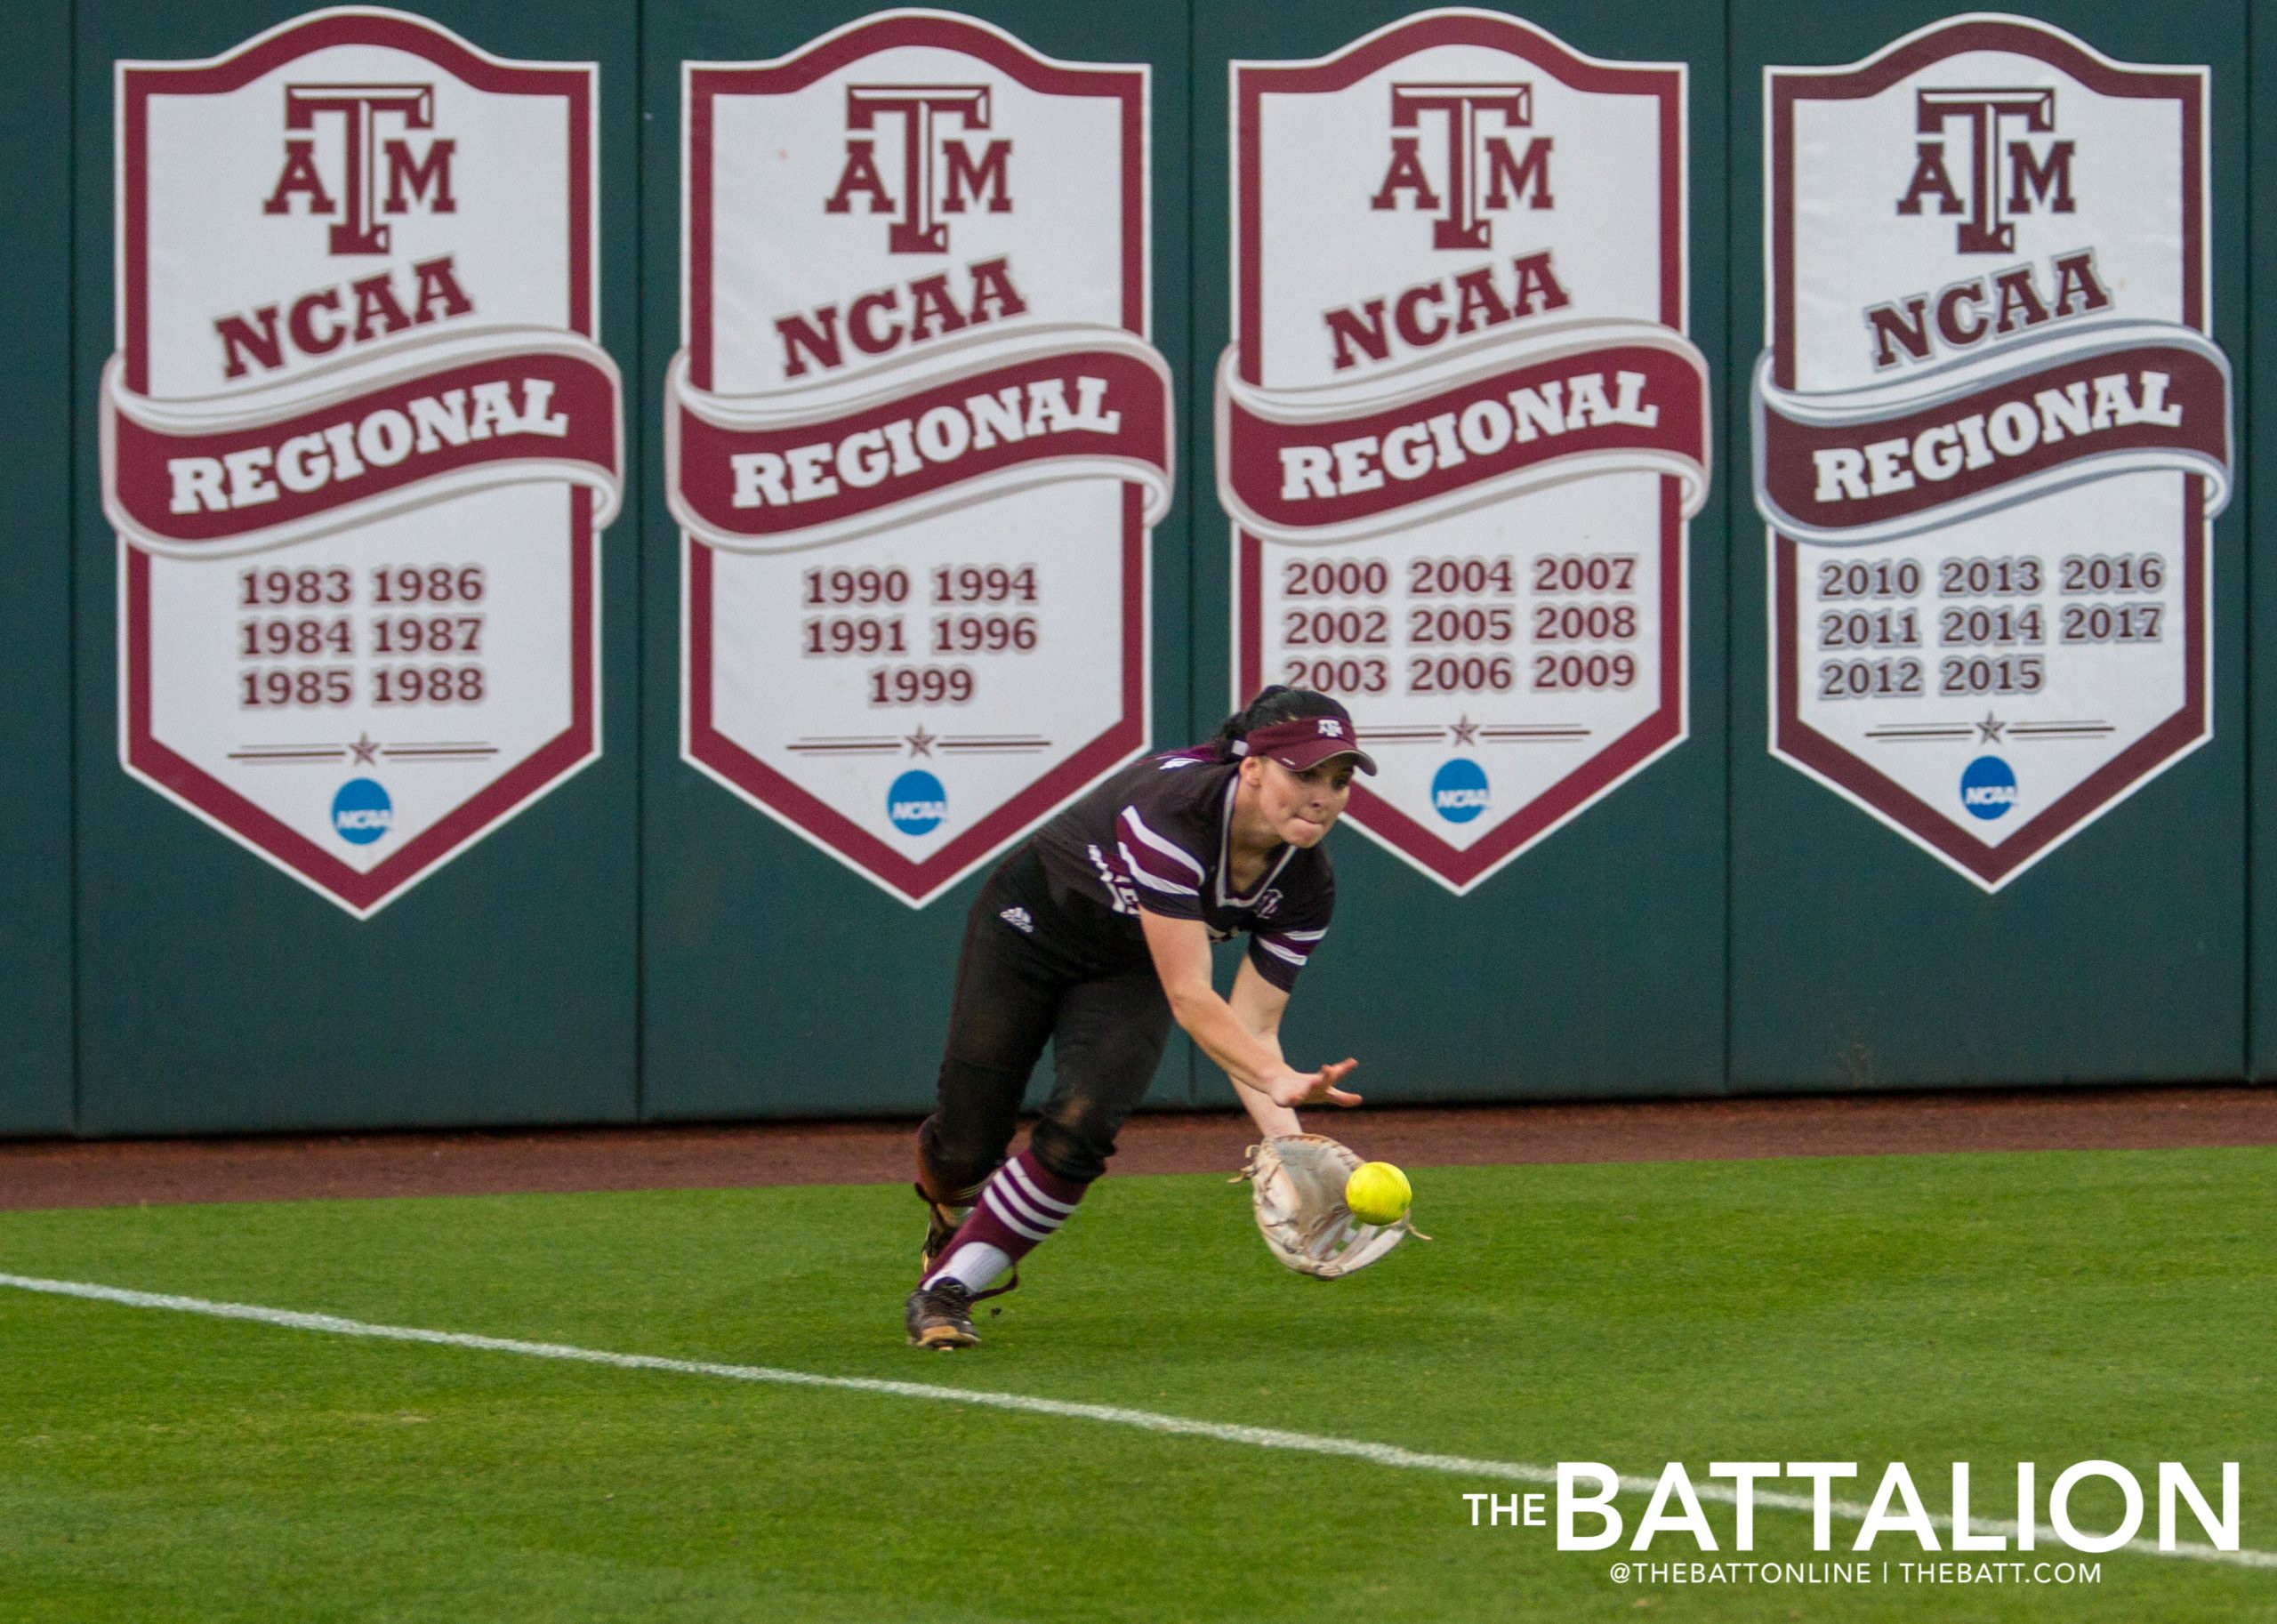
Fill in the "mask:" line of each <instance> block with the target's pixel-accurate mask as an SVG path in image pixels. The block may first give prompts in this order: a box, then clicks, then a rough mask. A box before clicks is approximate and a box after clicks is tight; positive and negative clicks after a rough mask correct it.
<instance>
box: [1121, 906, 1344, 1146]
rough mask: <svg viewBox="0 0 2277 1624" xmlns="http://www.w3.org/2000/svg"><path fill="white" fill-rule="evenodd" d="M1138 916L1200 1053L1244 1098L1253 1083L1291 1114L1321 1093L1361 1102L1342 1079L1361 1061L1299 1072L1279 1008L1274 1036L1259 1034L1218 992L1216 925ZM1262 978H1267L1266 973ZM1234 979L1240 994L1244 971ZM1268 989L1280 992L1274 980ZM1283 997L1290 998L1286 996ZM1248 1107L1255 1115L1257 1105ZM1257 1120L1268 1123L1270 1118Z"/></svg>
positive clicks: (1334, 1100) (1174, 1006) (1338, 1101)
mask: <svg viewBox="0 0 2277 1624" xmlns="http://www.w3.org/2000/svg"><path fill="white" fill-rule="evenodd" d="M1138 923H1139V928H1140V929H1143V930H1144V931H1145V932H1146V935H1147V951H1148V953H1151V954H1152V955H1153V956H1154V961H1155V975H1156V976H1158V977H1161V979H1162V984H1163V994H1164V996H1165V997H1167V998H1168V999H1169V1000H1170V1005H1171V1015H1172V1016H1173V1017H1176V1019H1177V1021H1178V1024H1179V1025H1180V1026H1181V1027H1183V1028H1184V1029H1185V1031H1186V1034H1187V1036H1188V1037H1190V1038H1192V1039H1193V1040H1194V1041H1195V1043H1196V1044H1198V1045H1199V1046H1200V1047H1201V1049H1202V1052H1203V1054H1205V1055H1208V1056H1209V1057H1210V1058H1211V1060H1212V1061H1214V1062H1216V1063H1217V1064H1218V1065H1219V1066H1220V1067H1222V1068H1224V1071H1225V1073H1226V1075H1227V1077H1229V1078H1231V1079H1232V1080H1233V1083H1234V1087H1235V1090H1236V1092H1238V1093H1240V1094H1241V1096H1242V1099H1243V1104H1244V1105H1246V1104H1248V1100H1249V1090H1255V1091H1256V1092H1257V1093H1259V1094H1261V1095H1263V1096H1264V1097H1265V1099H1266V1100H1267V1102H1268V1103H1269V1104H1270V1105H1274V1106H1277V1107H1279V1108H1280V1109H1282V1110H1284V1111H1289V1112H1291V1113H1293V1112H1294V1110H1295V1108H1296V1107H1297V1106H1299V1105H1311V1104H1314V1103H1316V1102H1317V1101H1321V1100H1326V1101H1328V1102H1329V1103H1330V1104H1332V1105H1358V1104H1359V1103H1360V1097H1359V1096H1358V1095H1357V1094H1354V1093H1350V1092H1348V1091H1347V1090H1346V1089H1340V1088H1339V1087H1338V1086H1337V1084H1339V1083H1340V1082H1341V1081H1343V1080H1344V1079H1345V1077H1346V1076H1348V1074H1349V1073H1351V1071H1352V1069H1353V1068H1354V1067H1355V1066H1356V1065H1359V1062H1358V1061H1356V1060H1341V1061H1339V1062H1337V1063H1336V1064H1335V1065H1325V1066H1323V1067H1322V1068H1321V1069H1320V1070H1318V1071H1316V1072H1300V1071H1298V1070H1296V1069H1295V1068H1293V1067H1292V1066H1291V1065H1290V1064H1289V1063H1288V1061H1287V1060H1286V1059H1284V1058H1283V1057H1282V1054H1281V1042H1280V1037H1279V1027H1280V1011H1279V1009H1275V1010H1274V1011H1273V1019H1272V1028H1273V1030H1272V1035H1271V1036H1270V1037H1269V1039H1260V1038H1259V1036H1258V1035H1257V1033H1255V1032H1253V1031H1252V1030H1251V1028H1250V1026H1249V1025H1248V1024H1247V1023H1245V1022H1244V1021H1243V1019H1242V1017H1241V1016H1239V1015H1238V1014H1236V1013H1235V1010H1234V1008H1233V1006H1232V1005H1230V1004H1228V1003H1227V1001H1225V1000H1224V999H1223V998H1221V997H1219V995H1218V989H1217V988H1216V987H1214V986H1212V985H1211V981H1210V932H1209V930H1208V929H1206V928H1205V927H1204V926H1203V923H1202V921H1199V920H1186V919H1167V918H1164V917H1163V915H1161V914H1158V913H1147V912H1141V913H1140V914H1139V915H1138ZM1243 972H1244V973H1245V974H1251V975H1253V972H1251V971H1250V970H1249V967H1248V966H1247V965H1246V964H1244V965H1243ZM1257 979H1258V980H1259V984H1260V985H1263V978H1262V977H1257ZM1234 985H1235V993H1237V994H1238V993H1240V992H1241V988H1242V981H1241V977H1235V984H1234ZM1266 990H1267V992H1272V991H1274V989H1272V988H1271V987H1269V986H1267V988H1266ZM1282 1001H1283V1003H1284V1004H1285V1002H1286V999H1285V997H1284V998H1283V1000H1282ZM1250 1114H1251V1116H1252V1117H1256V1116H1257V1113H1256V1111H1255V1110H1254V1109H1252V1110H1251V1113H1250ZM1257 1120H1258V1125H1259V1127H1260V1128H1263V1127H1264V1126H1265V1119H1264V1118H1261V1117H1259V1118H1258V1119H1257ZM1276 1120H1277V1119H1276ZM1268 1131H1269V1130H1268Z"/></svg>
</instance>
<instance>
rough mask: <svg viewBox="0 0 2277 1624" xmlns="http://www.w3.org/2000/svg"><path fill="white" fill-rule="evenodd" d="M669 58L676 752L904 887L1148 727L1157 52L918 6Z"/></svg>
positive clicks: (1000, 836)
mask: <svg viewBox="0 0 2277 1624" xmlns="http://www.w3.org/2000/svg"><path fill="white" fill-rule="evenodd" d="M684 89H685V97H686V114H687V116H686V120H685V129H686V138H685V139H686V143H687V149H686V168H685V173H686V176H687V189H686V196H685V199H684V213H683V220H684V226H683V239H682V253H683V261H682V262H683V266H684V273H685V286H686V289H687V298H686V301H685V305H684V313H683V331H684V337H685V344H684V348H683V349H682V350H681V351H680V355H679V357H678V358H676V359H675V360H674V362H673V364H672V371H671V374H670V377H669V379H668V381H667V385H666V400H665V423H666V456H667V463H668V466H667V470H666V486H667V489H668V490H669V492H670V495H671V501H672V511H673V513H674V514H675V515H676V516H677V517H678V519H680V526H681V529H682V532H683V535H684V537H685V545H684V555H683V556H684V563H685V575H684V582H685V596H684V602H683V627H684V639H683V646H682V673H683V679H684V683H685V691H684V704H683V707H682V718H683V732H682V751H683V753H684V755H685V756H686V758H687V760H688V761H689V762H691V763H692V764H693V765H695V766H696V768H699V769H701V770H702V771H704V773H706V774H708V775H710V776H712V777H713V778H714V779H716V780H717V781H718V782H720V784H723V785H725V786H726V787H727V788H728V789H729V790H731V791H733V792H735V793H736V794H737V795H739V796H742V797H743V798H744V800H748V801H750V802H751V803H752V805H753V806H755V807H757V808H760V810H762V811H764V812H766V813H768V815H769V816H773V817H775V818H776V819H778V820H779V821H781V822H782V823H783V824H786V825H787V826H789V827H790V828H792V829H793V830H794V831H796V832H798V833H799V834H801V836H803V837H804V838H806V839H807V840H811V841H812V842H814V843H815V844H816V845H817V846H819V847H821V848H823V849H824V850H825V851H827V852H829V853H830V854H831V855H832V856H835V857H837V858H838V859H840V860H841V861H842V862H844V863H846V864H849V866H851V867H853V868H854V869H856V870H857V872H860V873H862V874H863V875H864V876H865V877H866V878H868V879H870V880H873V881H874V882H875V883H876V884H878V885H879V886H881V887H882V888H885V889H886V890H887V891H889V893H891V894H892V895H894V896H898V897H900V898H901V899H902V900H904V901H905V902H907V903H909V904H911V905H912V906H921V905H923V904H925V903H926V902H928V901H929V900H931V899H932V898H933V897H934V896H937V895H938V894H939V893H940V892H941V891H942V890H943V889H945V888H946V887H948V886H950V885H952V884H953V883H954V882H955V881H956V880H958V879H959V878H960V877H961V876H962V875H964V874H966V873H968V872H970V871H971V870H972V869H973V868H974V867H975V866H976V865H978V864H980V863H982V862H984V861H985V860H986V858H987V857H988V856H989V855H990V854H991V853H993V852H994V851H996V850H998V849H999V848H1002V847H1003V846H1004V845H1005V844H1006V843H1008V842H1009V841H1010V840H1015V839H1017V838H1018V836H1019V835H1021V834H1022V833H1024V832H1026V831H1027V830H1028V829H1029V828H1031V827H1033V826H1034V824H1036V823H1037V822H1038V821H1039V820H1040V819H1042V818H1043V817H1045V816H1049V815H1050V813H1051V812H1052V811H1053V810H1054V809H1055V808H1058V807H1059V806H1060V805H1062V804H1064V803H1065V802H1066V800H1069V799H1070V798H1071V797H1073V796H1074V795H1075V794H1077V793H1080V792H1082V790H1083V789H1084V788H1085V787H1086V786H1088V785H1089V784H1092V783H1094V782H1095V781H1097V780H1098V778H1099V777H1100V776H1102V775H1104V774H1105V773H1106V772H1108V771H1110V770H1112V769H1113V768H1114V767H1115V766H1117V765H1119V764H1121V763H1122V762H1124V761H1127V760H1130V759H1132V758H1133V757H1134V756H1136V755H1137V754H1138V752H1140V751H1141V750H1142V749H1143V748H1144V747H1145V745H1146V743H1147V574H1148V566H1147V545H1148V533H1149V531H1150V529H1151V528H1152V527H1153V526H1154V525H1155V523H1157V522H1158V521H1159V520H1160V519H1161V518H1162V517H1163V513H1164V512H1165V511H1167V509H1168V506H1169V502H1170V491H1171V401H1170V374H1169V368H1168V367H1167V366H1165V365H1164V363H1163V359H1162V358H1161V357H1160V356H1159V355H1157V354H1156V353H1155V350H1154V348H1153V347H1152V345H1151V344H1149V343H1148V342H1147V328H1148V325H1149V320H1150V316H1149V303H1148V291H1147V278H1148V259H1147V255H1148V243H1147V70H1146V68H1143V67H1107V66H1098V65H1093V64H1075V63H1066V62H1058V61H1053V60H1050V59H1049V58H1045V57H1042V56H1039V55H1037V54H1036V53H1035V52H1032V51H1030V50H1029V49H1028V48H1027V47H1026V45H1024V44H1021V43H1020V42H1019V41H1018V40H1016V39H1014V38H1012V37H1011V36H1010V35H1007V34H1005V33H1003V32H1002V31H1001V30H999V29H996V28H991V27H990V26H988V25H987V24H985V23H981V22H977V21H975V20H971V19H970V18H964V17H957V16H953V15H950V14H948V13H945V12H916V11H910V12H885V13H881V14H880V15H878V16H875V17H872V18H869V19H866V20H863V21H860V22H857V23H854V24H852V25H849V27H847V28H841V29H839V30H837V31H836V32H834V33H833V34H829V35H826V36H824V37H822V38H821V39H818V40H816V41H815V42H813V43H812V44H809V45H808V46H807V47H806V48H805V49H803V50H801V51H799V52H795V53H793V55H791V56H788V57H785V58H783V59H781V60H776V61H773V62H763V63H751V64H724V63H689V64H688V65H687V67H686V69H685V79H684Z"/></svg>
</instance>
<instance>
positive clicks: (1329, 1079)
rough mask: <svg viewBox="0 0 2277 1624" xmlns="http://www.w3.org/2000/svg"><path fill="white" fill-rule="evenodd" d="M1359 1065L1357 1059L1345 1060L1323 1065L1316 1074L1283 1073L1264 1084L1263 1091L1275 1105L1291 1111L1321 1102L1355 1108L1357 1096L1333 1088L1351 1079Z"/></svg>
mask: <svg viewBox="0 0 2277 1624" xmlns="http://www.w3.org/2000/svg"><path fill="white" fill-rule="evenodd" d="M1359 1064H1360V1063H1359V1062H1358V1061H1357V1060H1350V1059H1346V1060H1339V1061H1337V1062H1336V1063H1335V1064H1334V1065H1324V1066H1322V1067H1321V1068H1320V1070H1318V1071H1316V1072H1294V1071H1291V1072H1283V1073H1281V1074H1280V1075H1279V1076H1278V1077H1275V1078H1273V1079H1272V1080H1271V1081H1268V1082H1267V1084H1266V1085H1265V1091H1266V1093H1267V1094H1268V1095H1270V1096H1271V1097H1272V1099H1273V1103H1274V1104H1275V1105H1281V1106H1284V1107H1286V1108H1287V1109H1289V1110H1291V1111H1293V1110H1295V1109H1296V1108H1297V1107H1298V1106H1299V1105H1318V1104H1319V1103H1320V1102H1321V1101H1323V1100H1326V1101H1327V1102H1328V1103H1329V1104H1330V1105H1358V1104H1359V1103H1360V1097H1359V1096H1358V1095H1357V1094H1354V1093H1351V1092H1349V1091H1348V1090H1347V1089H1340V1088H1338V1087H1337V1086H1336V1085H1337V1084H1338V1083H1340V1082H1342V1081H1344V1080H1345V1079H1346V1078H1347V1077H1348V1076H1350V1075H1351V1074H1352V1071H1353V1068H1354V1067H1355V1066H1356V1065H1359Z"/></svg>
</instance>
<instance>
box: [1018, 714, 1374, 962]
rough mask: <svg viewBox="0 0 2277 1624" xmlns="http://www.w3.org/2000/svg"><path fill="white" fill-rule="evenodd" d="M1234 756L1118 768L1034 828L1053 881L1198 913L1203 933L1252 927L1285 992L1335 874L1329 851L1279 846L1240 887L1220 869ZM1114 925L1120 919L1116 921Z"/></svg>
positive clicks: (1330, 895) (1317, 927)
mask: <svg viewBox="0 0 2277 1624" xmlns="http://www.w3.org/2000/svg"><path fill="white" fill-rule="evenodd" d="M1239 774H1240V766H1239V764H1238V763H1236V762H1231V761H1220V760H1218V759H1217V754H1216V752H1215V751H1213V750H1211V748H1210V747H1208V746H1206V745H1205V746H1200V747H1197V748H1195V749H1193V750H1185V751H1178V752H1172V753H1171V754H1169V755H1163V756H1153V757H1149V758H1148V759H1147V760H1143V761H1138V762H1135V763H1133V764H1132V765H1131V766H1130V767H1126V768H1123V769H1122V771H1120V772H1118V773H1116V774H1115V775H1114V776H1113V777H1111V778H1109V779H1107V780H1106V783H1104V784H1100V785H1099V786H1098V788H1096V789H1094V790H1093V791H1091V792H1090V793H1089V794H1088V795H1085V796H1084V797H1083V798H1082V800H1078V801H1077V802H1075V804H1074V805H1073V806H1071V807H1069V808H1067V809H1066V811H1064V812H1062V813H1060V814H1059V815H1058V816H1057V817H1054V818H1053V819H1052V820H1051V821H1050V823H1048V824H1045V825H1044V826H1043V827H1042V829H1040V830H1038V831H1037V832H1036V837H1035V838H1036V847H1037V849H1038V850H1039V851H1040V852H1041V854H1042V857H1043V864H1044V868H1045V871H1046V872H1048V873H1049V874H1050V877H1051V879H1052V880H1053V881H1054V882H1055V883H1057V884H1058V885H1062V886H1066V887H1067V888H1070V889H1072V890H1074V892H1075V893H1076V894H1077V895H1079V896H1085V897H1088V898H1089V899H1090V900H1091V901H1093V902H1096V903H1098V904H1101V905H1103V906H1104V907H1106V909H1108V910H1109V911H1110V912H1113V913H1115V914H1118V915H1122V916H1126V918H1127V921H1128V927H1127V928H1128V929H1130V930H1131V931H1133V932H1134V933H1135V931H1136V929H1137V925H1138V914H1139V913H1140V912H1142V911H1143V912H1147V913H1157V914H1161V915H1163V917H1165V918H1169V919H1192V920H1200V921H1202V922H1203V924H1204V925H1206V926H1207V927H1209V930H1210V936H1211V940H1212V941H1219V942H1223V941H1226V940H1227V939H1229V938H1230V937H1234V936H1235V935H1236V934H1238V933H1240V932H1242V931H1247V932H1248V933H1249V960H1250V962H1251V964H1254V965H1255V966H1256V967H1257V969H1258V973H1259V975H1261V976H1263V977H1265V979H1266V980H1267V981H1268V982H1270V983H1271V984H1272V985H1275V986H1276V987H1279V988H1280V989H1281V990H1282V991H1283V992H1284V993H1285V992H1287V991H1288V990H1289V989H1290V988H1291V987H1293V986H1294V985H1296V982H1297V973H1298V971H1299V970H1301V969H1304V968H1305V961H1307V959H1309V958H1310V957H1311V956H1312V953H1313V950H1314V949H1315V948H1316V947H1318V946H1319V945H1320V944H1321V940H1322V938H1323V937H1325V936H1327V934H1328V921H1329V915H1330V914H1331V913H1332V912H1333V911H1334V909H1335V906H1336V875H1335V871H1334V870H1333V869H1332V868H1331V867H1330V865H1329V861H1328V853H1327V852H1325V851H1324V850H1322V849H1321V848H1319V847H1318V846H1315V847H1312V848H1309V849H1306V848H1299V847H1295V846H1283V847H1282V848H1280V850H1279V852H1277V853H1276V854H1275V856H1273V858H1272V859H1271V860H1270V861H1268V862H1267V864H1266V867H1265V872H1264V874H1263V875H1262V876H1261V877H1260V878H1259V880H1257V882H1256V883H1255V884H1254V885H1252V886H1251V887H1250V888H1249V889H1248V890H1247V891H1245V892H1236V891H1235V889H1234V888H1233V886H1232V884H1231V881H1230V879H1229V877H1228V872H1227V871H1228V870H1229V869H1230V867H1231V862H1230V857H1231V845H1232V839H1233V816H1234V791H1235V784H1236V782H1237V780H1238V777H1239ZM1118 922H1121V921H1118Z"/></svg>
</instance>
